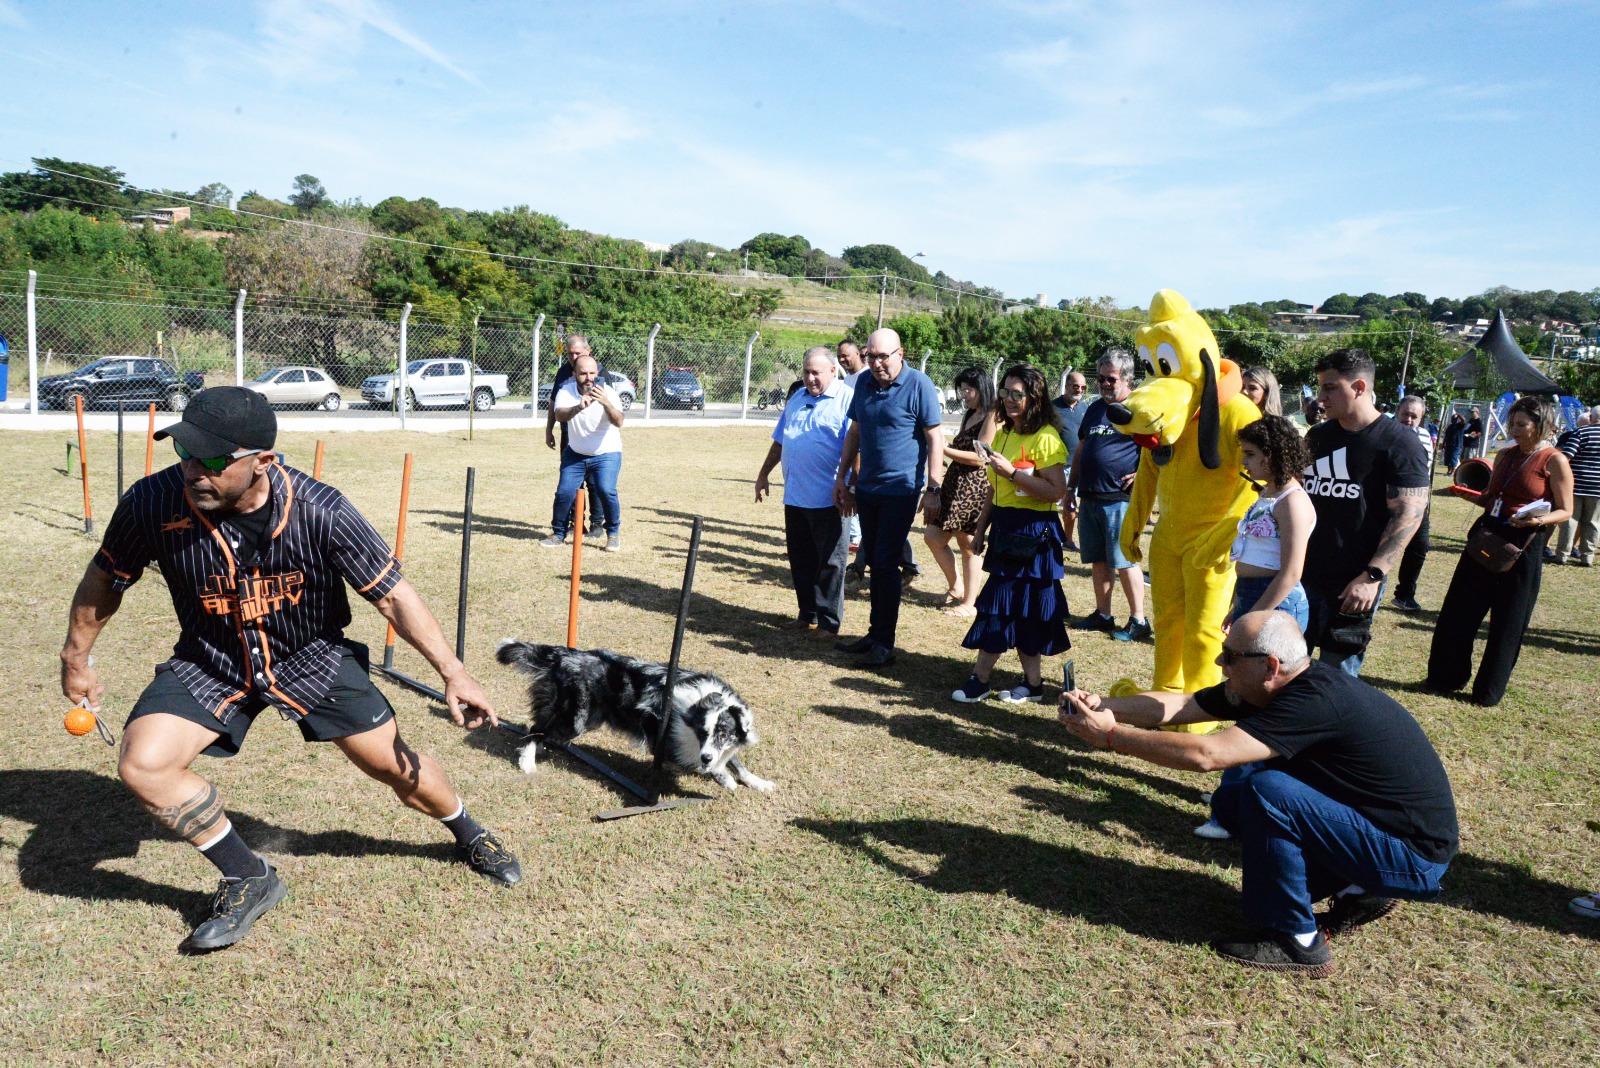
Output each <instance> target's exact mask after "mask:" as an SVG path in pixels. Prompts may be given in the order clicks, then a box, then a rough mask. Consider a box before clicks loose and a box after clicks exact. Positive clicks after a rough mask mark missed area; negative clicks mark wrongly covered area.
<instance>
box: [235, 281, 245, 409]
mask: <svg viewBox="0 0 1600 1068" xmlns="http://www.w3.org/2000/svg"><path fill="white" fill-rule="evenodd" d="M233 384H234V385H236V386H242V385H244V290H242V289H241V290H239V296H238V298H237V299H235V300H234V302H233Z"/></svg>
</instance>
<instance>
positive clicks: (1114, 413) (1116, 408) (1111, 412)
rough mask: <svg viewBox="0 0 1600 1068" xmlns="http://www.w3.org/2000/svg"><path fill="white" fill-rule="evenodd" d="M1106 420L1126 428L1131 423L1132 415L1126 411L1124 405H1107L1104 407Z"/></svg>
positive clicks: (1126, 408) (1126, 407)
mask: <svg viewBox="0 0 1600 1068" xmlns="http://www.w3.org/2000/svg"><path fill="white" fill-rule="evenodd" d="M1106 418H1107V419H1109V420H1111V422H1112V423H1113V424H1114V425H1116V426H1127V425H1128V424H1129V423H1131V422H1133V413H1132V412H1131V411H1129V410H1128V406H1127V405H1126V404H1108V405H1106Z"/></svg>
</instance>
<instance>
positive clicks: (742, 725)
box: [733, 701, 756, 740]
mask: <svg viewBox="0 0 1600 1068" xmlns="http://www.w3.org/2000/svg"><path fill="white" fill-rule="evenodd" d="M733 719H734V722H735V723H737V724H739V737H741V738H744V739H747V740H748V739H753V738H754V737H755V734H756V721H755V717H754V716H752V715H750V709H749V707H748V706H746V705H744V704H743V703H741V702H737V701H736V702H734V705H733Z"/></svg>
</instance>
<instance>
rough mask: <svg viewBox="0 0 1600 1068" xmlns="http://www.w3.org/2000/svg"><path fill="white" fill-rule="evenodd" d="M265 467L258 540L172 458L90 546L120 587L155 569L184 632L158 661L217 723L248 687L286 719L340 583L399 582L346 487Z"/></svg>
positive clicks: (367, 592) (379, 586)
mask: <svg viewBox="0 0 1600 1068" xmlns="http://www.w3.org/2000/svg"><path fill="white" fill-rule="evenodd" d="M267 477H268V479H269V480H270V481H271V484H272V492H271V494H270V496H269V499H268V503H267V505H266V507H267V508H268V509H270V518H269V520H268V523H267V525H266V527H265V528H264V531H263V535H264V536H263V537H262V538H261V539H259V540H258V539H256V538H255V537H254V536H252V535H251V534H250V533H249V531H248V530H247V529H246V527H245V526H244V525H241V524H236V523H233V522H230V521H229V519H228V517H226V516H215V515H207V514H206V513H204V512H202V511H200V509H198V508H196V507H195V506H194V504H193V502H192V501H191V500H190V499H189V494H188V492H187V490H186V489H185V487H184V480H183V466H182V465H181V464H174V465H173V466H171V467H168V468H166V469H165V470H163V471H158V472H156V473H155V474H153V475H151V476H149V477H148V478H143V479H140V480H139V481H138V482H135V483H134V484H133V488H132V489H130V490H129V491H128V495H127V496H126V497H124V498H123V500H122V502H121V503H120V504H119V505H118V506H117V510H116V514H115V515H113V516H112V517H111V523H110V524H109V525H108V526H107V527H106V534H105V538H104V540H103V541H102V542H101V545H100V551H99V552H98V553H96V554H95V563H96V564H98V565H99V566H100V568H101V569H102V570H104V571H105V572H107V573H108V574H110V575H111V577H112V580H113V585H114V588H115V589H116V590H117V592H119V593H120V592H122V591H124V590H126V589H127V588H128V587H130V586H132V585H133V584H134V583H135V582H137V581H139V577H140V576H141V575H142V574H143V573H144V569H145V567H146V566H148V565H149V564H151V563H154V564H156V565H157V566H158V567H159V568H160V570H161V574H162V576H163V577H164V578H165V579H166V582H167V589H168V590H169V591H170V593H171V595H172V606H173V608H174V609H175V610H176V611H177V614H178V624H179V627H180V628H181V631H182V633H181V634H180V636H179V638H178V643H177V645H176V646H175V647H174V648H173V651H172V659H171V660H169V661H167V665H166V666H168V667H170V668H171V669H172V671H173V672H174V673H175V674H176V675H177V677H178V679H179V680H181V681H182V682H183V684H184V686H185V687H186V688H187V689H188V690H189V692H190V693H191V694H193V695H194V699H195V700H196V701H198V702H199V703H200V704H201V705H202V706H203V707H204V708H206V709H207V710H208V711H210V712H211V714H212V715H214V716H216V717H217V719H218V720H219V721H221V722H223V723H226V722H227V721H228V720H229V718H231V717H232V715H233V714H234V713H235V712H236V711H237V710H238V708H239V707H240V705H242V704H244V703H245V702H244V699H245V698H246V697H249V696H252V695H254V696H257V697H259V698H260V699H262V700H265V701H266V702H267V703H269V704H271V705H272V706H273V707H275V708H277V709H278V711H280V712H281V713H283V714H284V715H285V716H287V717H289V718H291V719H299V718H300V717H301V716H304V715H305V714H306V713H307V712H308V711H310V710H311V709H313V708H315V707H316V706H317V704H318V703H319V702H320V701H321V700H322V699H323V698H324V697H325V696H326V695H327V693H328V689H329V688H330V687H331V686H332V685H333V681H334V677H335V674H336V673H337V671H338V668H339V660H340V657H341V656H342V648H341V643H342V642H343V637H344V628H345V627H346V626H348V625H349V624H350V601H349V599H348V597H347V596H346V594H345V583H347V582H348V583H349V584H350V585H351V586H352V587H354V588H355V590H356V592H357V593H359V594H361V596H363V597H365V598H366V599H367V600H369V601H375V600H378V599H379V598H381V597H383V596H385V595H386V594H387V593H389V591H390V590H392V589H394V587H395V584H396V583H398V582H399V581H400V562H399V561H398V560H396V559H395V557H394V554H393V553H392V552H391V551H390V549H389V546H388V544H387V543H386V542H385V541H384V540H383V538H382V537H381V536H380V535H379V534H378V532H377V531H376V530H374V529H373V528H372V524H371V523H368V522H367V520H366V519H365V518H364V517H363V516H362V515H361V513H360V512H358V511H357V510H356V508H355V506H354V505H352V504H351V503H350V502H349V500H347V499H346V498H345V496H344V494H342V493H340V492H339V491H338V490H336V489H334V488H333V487H332V486H328V485H324V484H323V483H321V482H318V481H316V480H315V479H313V478H312V477H311V476H310V475H307V474H305V473H304V472H302V471H296V470H294V469H293V468H289V467H285V466H283V465H281V464H273V465H272V466H271V467H269V468H268V469H267Z"/></svg>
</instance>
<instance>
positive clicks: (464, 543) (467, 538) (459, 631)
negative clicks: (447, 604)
mask: <svg viewBox="0 0 1600 1068" xmlns="http://www.w3.org/2000/svg"><path fill="white" fill-rule="evenodd" d="M477 477H478V470H477V468H475V467H469V468H467V502H466V504H464V505H462V506H461V591H460V593H459V594H457V596H456V659H457V660H459V661H461V662H462V663H463V664H465V663H466V662H467V576H468V575H469V574H470V573H471V572H472V487H473V485H474V484H475V483H476V482H477Z"/></svg>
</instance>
